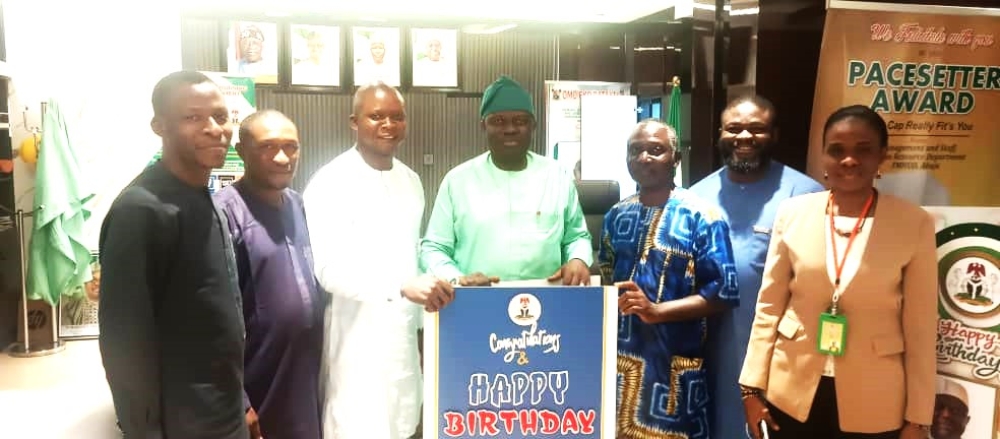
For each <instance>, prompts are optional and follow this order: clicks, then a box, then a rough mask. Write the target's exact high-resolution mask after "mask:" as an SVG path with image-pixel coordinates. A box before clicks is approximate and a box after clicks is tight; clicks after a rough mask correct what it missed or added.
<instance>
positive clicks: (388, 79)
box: [351, 27, 401, 87]
mask: <svg viewBox="0 0 1000 439" xmlns="http://www.w3.org/2000/svg"><path fill="white" fill-rule="evenodd" d="M351 43H352V48H353V49H354V50H353V58H354V59H353V62H352V64H353V66H354V85H365V84H370V83H372V82H375V81H382V82H384V83H386V84H388V85H391V86H393V87H399V85H400V80H399V76H400V75H399V71H400V58H401V54H400V36H399V29H398V28H392V27H355V28H352V29H351Z"/></svg>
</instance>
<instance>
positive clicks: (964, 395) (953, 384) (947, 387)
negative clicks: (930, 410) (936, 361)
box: [931, 373, 998, 439]
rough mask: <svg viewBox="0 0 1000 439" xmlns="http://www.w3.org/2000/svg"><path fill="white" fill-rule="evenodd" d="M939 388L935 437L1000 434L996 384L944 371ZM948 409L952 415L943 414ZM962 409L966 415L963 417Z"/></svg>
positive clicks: (991, 436) (987, 438) (990, 437)
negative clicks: (984, 382)
mask: <svg viewBox="0 0 1000 439" xmlns="http://www.w3.org/2000/svg"><path fill="white" fill-rule="evenodd" d="M935 387H936V391H935V397H934V417H933V420H934V423H933V424H932V425H931V433H932V436H933V437H945V436H947V437H969V438H972V437H975V438H983V439H994V438H996V437H998V435H997V428H996V424H997V422H998V420H997V419H996V413H997V388H996V387H993V386H990V385H986V384H982V383H979V382H976V381H973V380H970V379H967V378H963V377H958V376H953V375H948V374H942V373H938V376H937V383H936V385H935ZM945 409H948V410H949V412H950V413H951V416H939V412H941V411H943V410H945ZM962 412H965V414H966V416H960V415H959V414H960V413H962ZM935 435H936V436H935Z"/></svg>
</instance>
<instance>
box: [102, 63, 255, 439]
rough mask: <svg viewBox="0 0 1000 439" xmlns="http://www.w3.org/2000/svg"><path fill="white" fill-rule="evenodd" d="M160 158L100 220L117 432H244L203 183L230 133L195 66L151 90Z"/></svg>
mask: <svg viewBox="0 0 1000 439" xmlns="http://www.w3.org/2000/svg"><path fill="white" fill-rule="evenodd" d="M152 101H153V112H154V115H153V120H152V123H151V126H152V128H153V131H154V132H155V133H156V134H157V135H159V136H160V137H161V138H162V139H163V158H162V159H161V160H160V161H158V162H157V163H155V164H153V165H152V166H150V167H149V168H147V169H146V170H144V171H143V172H142V173H141V174H140V175H139V176H138V177H137V178H136V179H135V180H134V181H132V183H130V184H129V185H128V186H127V187H126V188H125V189H124V190H123V191H122V192H121V194H120V195H119V196H118V198H117V199H116V200H115V202H114V204H112V206H111V209H110V211H109V212H108V215H107V217H106V218H105V220H104V223H103V225H102V227H101V235H100V252H101V253H100V257H101V266H102V275H103V276H102V279H101V281H102V282H101V308H100V327H101V328H100V329H101V336H100V346H101V355H102V358H103V361H104V368H105V371H106V373H107V378H108V384H109V385H110V387H111V394H112V398H113V400H114V405H115V411H116V412H117V415H118V419H119V421H120V424H121V429H122V431H123V433H124V436H125V438H127V439H131V438H142V439H148V438H166V439H237V438H238V439H246V437H247V427H246V422H245V420H244V413H245V412H244V409H245V407H244V401H243V385H242V381H243V344H244V328H243V317H242V313H241V304H240V297H239V290H238V287H237V283H236V266H235V261H234V259H233V247H232V242H231V240H230V238H229V234H228V229H227V227H226V222H225V218H223V217H222V215H221V214H220V212H219V211H218V210H217V209H216V207H215V205H214V204H213V202H212V198H211V197H210V195H209V192H208V188H207V184H208V178H209V174H210V173H211V171H212V169H214V168H218V167H220V166H222V164H223V162H224V160H225V157H226V151H227V149H228V147H229V144H230V140H231V139H232V135H233V128H232V124H231V122H230V120H229V111H228V110H227V108H226V103H225V100H224V98H223V96H222V93H221V92H220V90H219V88H218V87H217V86H216V85H215V84H214V83H213V82H212V81H211V80H210V79H209V78H208V77H206V76H205V75H203V74H201V73H197V72H189V71H182V72H176V73H172V74H170V75H167V76H166V77H164V78H163V79H161V80H160V82H159V83H157V85H156V87H155V88H154V90H153V98H152Z"/></svg>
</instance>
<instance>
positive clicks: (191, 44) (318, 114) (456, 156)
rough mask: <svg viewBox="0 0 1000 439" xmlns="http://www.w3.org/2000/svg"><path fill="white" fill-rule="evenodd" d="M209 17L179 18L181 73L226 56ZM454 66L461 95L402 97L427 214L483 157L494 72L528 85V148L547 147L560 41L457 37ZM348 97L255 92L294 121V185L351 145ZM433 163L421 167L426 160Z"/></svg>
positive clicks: (217, 63)
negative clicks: (449, 183) (452, 175)
mask: <svg viewBox="0 0 1000 439" xmlns="http://www.w3.org/2000/svg"><path fill="white" fill-rule="evenodd" d="M218 26H219V24H218V22H217V21H214V20H207V19H201V18H185V19H184V20H182V28H181V39H182V45H181V46H182V49H181V51H182V59H183V64H184V68H187V69H198V70H216V71H217V70H220V69H221V66H222V65H223V59H222V56H223V52H222V50H220V48H219V47H217V46H216V45H214V44H212V43H206V42H216V41H218V35H219V32H220V30H219V28H218ZM460 38H461V41H460V44H459V51H460V53H459V63H460V69H461V72H460V78H462V84H461V88H462V92H463V93H453V94H450V95H449V94H445V93H439V92H404V93H403V95H404V98H405V99H406V107H407V118H408V124H407V131H408V132H407V140H406V142H405V143H404V144H403V145H402V147H401V150H400V152H399V155H398V157H399V159H400V160H402V161H403V162H404V163H406V164H407V165H408V166H410V167H411V168H413V170H414V171H415V172H416V173H417V174H418V175H420V178H421V180H423V183H424V191H425V195H426V197H427V209H426V212H425V218H427V217H429V215H430V211H431V207H432V205H433V201H434V197H435V196H436V194H437V188H438V187H439V185H440V182H441V179H442V178H444V175H445V174H446V173H447V172H448V170H450V169H451V168H453V167H454V166H456V165H458V164H460V163H461V162H463V161H465V160H467V159H469V158H472V157H474V156H475V155H477V154H479V153H481V152H484V151H485V150H486V149H485V148H486V142H485V137H484V135H483V133H482V131H481V129H480V127H479V104H480V95H479V93H481V92H482V91H483V89H484V88H486V86H488V85H489V84H490V83H492V82H493V81H494V80H495V79H496V78H497V77H498V76H499V75H508V76H511V77H512V78H514V79H516V80H517V81H518V82H520V83H521V84H522V85H524V86H525V88H527V89H528V90H529V91H530V92H531V94H532V96H533V97H534V100H535V110H536V112H537V116H538V130H537V131H536V132H535V140H534V144H533V145H532V149H533V150H534V151H536V152H539V153H544V150H545V144H544V141H545V133H544V120H543V118H542V117H543V110H544V108H543V106H544V102H545V101H544V86H545V81H546V80H550V79H554V78H555V77H556V68H557V53H558V47H557V44H558V38H557V35H556V34H555V33H541V32H516V31H507V32H503V33H500V34H493V35H475V34H460ZM351 99H352V96H351V95H350V94H347V93H344V94H318V93H311V94H310V93H291V92H281V91H279V90H277V89H276V88H274V87H269V86H266V85H261V86H258V87H257V101H258V103H257V107H258V108H261V109H263V108H274V109H277V110H279V111H282V112H284V113H285V114H287V115H288V116H289V117H291V118H292V120H294V121H295V122H296V124H297V125H298V127H299V133H300V136H301V143H302V151H303V157H302V159H301V161H300V164H299V172H298V175H297V176H296V178H295V182H294V187H295V188H296V189H299V190H301V189H303V188H304V187H305V185H306V183H307V182H308V180H309V178H310V177H311V176H312V174H313V173H315V172H316V170H318V169H319V168H320V167H321V166H323V165H324V164H325V163H327V162H328V161H330V160H331V159H333V158H334V157H336V156H337V155H338V154H340V153H341V152H343V151H344V150H346V149H348V148H350V147H351V145H352V144H353V142H354V133H353V131H351V129H350V126H349V124H348V116H349V115H350V113H351ZM426 154H429V155H431V156H432V160H433V163H432V164H424V155H426Z"/></svg>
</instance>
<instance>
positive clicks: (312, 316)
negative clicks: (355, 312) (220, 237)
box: [215, 183, 324, 439]
mask: <svg viewBox="0 0 1000 439" xmlns="http://www.w3.org/2000/svg"><path fill="white" fill-rule="evenodd" d="M215 201H216V203H217V204H218V205H219V207H220V208H221V209H222V210H223V211H224V212H225V213H226V216H227V217H228V223H229V230H230V232H231V233H232V238H233V246H234V247H235V249H236V263H237V267H238V271H239V285H240V291H241V292H242V295H243V318H244V321H245V322H246V328H247V341H246V345H247V346H246V353H245V355H244V362H245V363H244V364H245V368H246V375H245V384H244V387H245V389H246V394H247V397H248V398H249V402H250V404H251V406H252V407H253V408H254V410H255V411H256V412H257V416H258V419H259V420H260V426H261V433H262V434H263V435H264V437H265V438H267V439H283V438H287V439H319V438H320V436H321V431H322V428H321V424H320V407H321V401H320V396H319V369H320V363H321V358H322V353H323V304H324V295H323V294H320V290H319V288H318V286H317V283H316V280H315V277H314V276H313V260H312V248H311V247H310V244H309V230H308V227H307V226H306V220H305V214H304V212H303V210H302V199H301V197H300V196H299V194H297V193H295V192H294V191H291V190H286V191H285V192H284V194H283V203H282V205H281V206H280V207H276V206H272V205H270V204H268V203H266V202H264V201H263V200H261V199H259V198H257V197H254V196H253V195H252V194H251V193H250V192H249V191H248V190H247V189H246V187H245V186H243V185H242V184H241V183H236V184H234V185H232V186H229V187H227V188H225V189H223V190H222V191H220V192H219V193H218V194H216V195H215Z"/></svg>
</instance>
